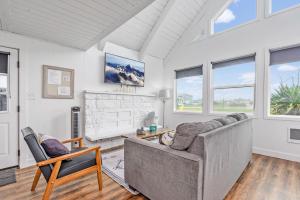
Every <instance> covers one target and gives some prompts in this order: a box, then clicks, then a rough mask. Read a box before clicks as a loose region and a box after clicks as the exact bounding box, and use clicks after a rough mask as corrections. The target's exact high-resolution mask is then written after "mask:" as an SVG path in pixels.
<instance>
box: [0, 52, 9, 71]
mask: <svg viewBox="0 0 300 200" xmlns="http://www.w3.org/2000/svg"><path fill="white" fill-rule="evenodd" d="M8 56H9V54H6V53H1V52H0V73H3V74H7V71H8Z"/></svg>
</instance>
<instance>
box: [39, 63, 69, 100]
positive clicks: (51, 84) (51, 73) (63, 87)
mask: <svg viewBox="0 0 300 200" xmlns="http://www.w3.org/2000/svg"><path fill="white" fill-rule="evenodd" d="M42 92H43V98H47V99H73V98H74V69H67V68H62V67H54V66H48V65H43V91H42Z"/></svg>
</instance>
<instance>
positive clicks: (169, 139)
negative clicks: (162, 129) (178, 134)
mask: <svg viewBox="0 0 300 200" xmlns="http://www.w3.org/2000/svg"><path fill="white" fill-rule="evenodd" d="M174 136H175V132H174V131H170V132H167V133H165V134H162V135H160V136H159V143H160V144H162V145H166V146H170V145H171V144H173V141H174Z"/></svg>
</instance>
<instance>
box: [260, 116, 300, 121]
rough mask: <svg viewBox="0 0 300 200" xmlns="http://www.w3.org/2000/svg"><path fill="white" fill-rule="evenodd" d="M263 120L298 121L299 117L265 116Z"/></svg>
mask: <svg viewBox="0 0 300 200" xmlns="http://www.w3.org/2000/svg"><path fill="white" fill-rule="evenodd" d="M264 119H265V120H277V121H296V122H299V121H300V116H293V117H292V116H288V115H267V116H265V117H264Z"/></svg>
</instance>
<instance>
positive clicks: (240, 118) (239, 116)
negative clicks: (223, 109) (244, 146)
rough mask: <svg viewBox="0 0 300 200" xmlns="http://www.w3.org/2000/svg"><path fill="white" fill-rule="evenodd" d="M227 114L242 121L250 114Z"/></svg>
mask: <svg viewBox="0 0 300 200" xmlns="http://www.w3.org/2000/svg"><path fill="white" fill-rule="evenodd" d="M227 116H228V117H233V118H235V119H236V120H237V121H241V120H244V119H247V118H248V116H247V115H246V114H245V113H233V114H230V115H227Z"/></svg>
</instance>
